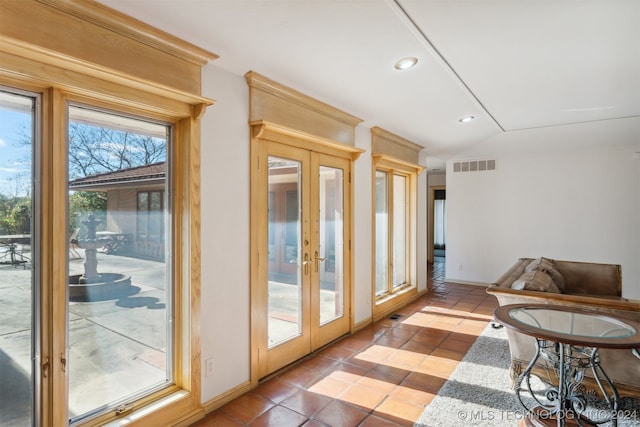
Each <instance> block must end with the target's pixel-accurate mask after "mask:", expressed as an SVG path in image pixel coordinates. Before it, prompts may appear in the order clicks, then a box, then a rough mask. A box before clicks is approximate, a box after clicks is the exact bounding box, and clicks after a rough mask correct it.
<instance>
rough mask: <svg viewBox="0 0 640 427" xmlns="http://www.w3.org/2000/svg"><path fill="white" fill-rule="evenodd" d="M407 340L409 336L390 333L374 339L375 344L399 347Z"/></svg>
mask: <svg viewBox="0 0 640 427" xmlns="http://www.w3.org/2000/svg"><path fill="white" fill-rule="evenodd" d="M407 341H409V338H400V337H394V336H390V335H383V336H381V337H380V338H378V339H377V340H376V344H378V345H383V346H385V347H391V348H400V347H402V346H403V345H404V344H405V343H406V342H407Z"/></svg>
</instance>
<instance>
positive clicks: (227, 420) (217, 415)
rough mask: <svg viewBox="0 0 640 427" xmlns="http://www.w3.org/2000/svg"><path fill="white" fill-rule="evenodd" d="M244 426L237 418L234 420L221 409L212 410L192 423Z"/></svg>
mask: <svg viewBox="0 0 640 427" xmlns="http://www.w3.org/2000/svg"><path fill="white" fill-rule="evenodd" d="M242 426H244V424H243V423H241V422H240V421H238V420H234V419H233V418H231V417H230V416H229V415H227V414H225V413H224V412H222V411H214V412H212V413H210V414H209V415H207V417H206V418H203V419H201V420H200V421H198V422H197V423H195V424H193V427H242Z"/></svg>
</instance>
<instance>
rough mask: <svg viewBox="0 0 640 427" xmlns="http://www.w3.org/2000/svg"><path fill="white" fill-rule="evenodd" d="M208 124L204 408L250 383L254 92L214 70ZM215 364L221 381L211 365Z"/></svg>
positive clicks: (208, 73)
mask: <svg viewBox="0 0 640 427" xmlns="http://www.w3.org/2000/svg"><path fill="white" fill-rule="evenodd" d="M202 80H203V87H202V92H203V95H204V96H206V97H209V98H213V99H215V100H216V103H215V105H213V106H211V107H209V108H208V109H207V112H206V113H205V116H204V118H203V119H202V189H201V192H202V304H201V311H202V324H201V325H200V336H201V338H200V341H201V353H202V364H203V366H202V373H203V375H202V402H207V401H209V400H211V399H213V398H214V397H216V396H218V395H220V394H221V393H223V392H225V391H227V390H229V389H231V388H233V387H236V386H238V385H240V384H242V383H244V382H245V381H248V380H249V372H250V371H249V261H248V260H249V125H248V121H249V116H248V114H249V90H248V87H247V84H246V82H245V80H244V78H243V77H242V76H237V75H233V74H230V73H227V72H225V71H222V70H220V69H218V68H216V67H213V66H208V67H205V68H204V70H203V75H202ZM209 358H213V359H214V367H215V370H214V374H213V375H211V376H208V377H207V376H205V375H206V371H205V369H204V363H205V361H206V360H207V359H209Z"/></svg>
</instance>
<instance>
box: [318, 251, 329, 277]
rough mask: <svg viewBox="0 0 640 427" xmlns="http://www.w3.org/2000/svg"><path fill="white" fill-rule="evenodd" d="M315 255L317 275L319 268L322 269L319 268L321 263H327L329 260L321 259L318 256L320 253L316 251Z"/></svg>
mask: <svg viewBox="0 0 640 427" xmlns="http://www.w3.org/2000/svg"><path fill="white" fill-rule="evenodd" d="M315 255H316V273H317V272H318V270H319V268H320V267H319V266H320V263H321V262H325V261H326V260H327V258H326V257H319V256H318V251H316V253H315Z"/></svg>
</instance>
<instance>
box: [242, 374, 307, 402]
mask: <svg viewBox="0 0 640 427" xmlns="http://www.w3.org/2000/svg"><path fill="white" fill-rule="evenodd" d="M298 390H300V388H299V387H297V386H295V385H293V384H291V383H290V382H287V381H284V380H281V379H280V378H272V379H271V380H269V381H266V382H265V383H263V384H260V385H259V386H258V387H256V388H255V389H254V390H253V391H254V392H255V393H258V394H259V395H261V396H264V397H266V398H267V399H269V400H271V401H273V402H275V403H280V402H282V401H283V400H285V399H286V398H288V397H290V396H291V395H292V394H294V393H295V392H297V391H298Z"/></svg>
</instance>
